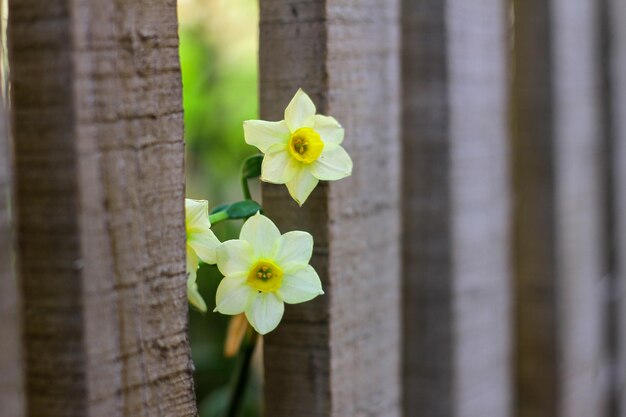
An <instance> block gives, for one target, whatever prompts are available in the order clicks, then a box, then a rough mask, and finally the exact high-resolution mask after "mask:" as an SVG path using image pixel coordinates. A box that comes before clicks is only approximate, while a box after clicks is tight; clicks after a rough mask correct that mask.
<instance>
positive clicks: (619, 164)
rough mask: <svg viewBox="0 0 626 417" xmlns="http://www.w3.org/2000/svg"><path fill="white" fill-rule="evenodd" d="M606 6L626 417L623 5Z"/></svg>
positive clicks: (619, 412) (618, 416)
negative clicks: (608, 27)
mask: <svg viewBox="0 0 626 417" xmlns="http://www.w3.org/2000/svg"><path fill="white" fill-rule="evenodd" d="M608 3H609V4H608V6H609V7H608V10H609V13H608V15H609V21H608V23H609V25H610V31H609V33H610V34H611V37H610V39H611V43H610V45H609V46H610V49H609V53H610V57H611V58H610V61H609V64H610V71H609V77H610V85H611V89H610V91H611V104H612V105H613V106H612V119H611V120H612V121H613V124H612V133H613V136H612V147H613V154H612V157H613V164H612V166H613V169H614V171H613V190H612V191H613V203H614V206H613V207H614V208H613V214H614V218H613V222H614V223H613V224H614V227H615V232H614V236H615V242H614V243H615V266H616V271H615V292H614V294H613V297H614V301H615V305H616V309H615V313H616V316H615V321H616V325H617V326H616V331H617V334H616V338H615V339H616V346H615V347H616V358H615V359H616V363H615V364H614V365H615V369H614V374H615V378H614V387H613V389H614V395H613V398H614V399H615V403H614V412H615V417H626V384H625V378H626V2H624V1H621V0H609V2H608ZM611 417H613V416H611Z"/></svg>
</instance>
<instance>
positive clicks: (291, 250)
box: [274, 230, 313, 271]
mask: <svg viewBox="0 0 626 417" xmlns="http://www.w3.org/2000/svg"><path fill="white" fill-rule="evenodd" d="M277 246H278V247H277V250H276V255H274V261H275V262H276V264H278V265H281V267H282V266H283V265H288V264H294V265H307V264H308V263H309V260H310V259H311V255H312V254H313V236H311V234H310V233H307V232H302V231H300V230H295V231H293V232H287V233H285V234H284V235H282V236H281V237H280V240H279V241H278V244H277ZM283 271H284V268H283Z"/></svg>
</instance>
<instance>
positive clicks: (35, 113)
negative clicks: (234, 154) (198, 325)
mask: <svg viewBox="0 0 626 417" xmlns="http://www.w3.org/2000/svg"><path fill="white" fill-rule="evenodd" d="M9 8H10V9H9V16H10V18H9V19H10V21H9V41H10V51H11V56H10V57H11V75H12V83H13V84H12V88H13V105H14V108H13V111H14V121H15V124H14V132H15V144H16V146H15V150H16V178H17V180H16V193H17V204H18V211H19V213H20V216H19V222H18V225H17V226H18V231H19V255H20V260H21V262H20V265H21V268H20V272H21V280H22V289H21V291H22V295H23V312H24V340H23V343H24V358H25V365H26V369H27V373H26V377H25V385H26V401H27V408H28V413H29V415H33V416H37V417H48V416H50V417H53V416H54V417H56V416H59V417H60V416H63V417H72V416H87V415H88V416H91V417H97V416H101V417H117V416H126V417H140V416H145V417H148V416H150V417H152V416H177V417H182V416H195V415H196V407H195V401H194V395H193V382H192V378H191V360H190V354H189V345H188V340H187V337H188V336H187V300H186V294H185V282H186V279H185V261H184V260H185V250H184V236H185V229H184V203H183V201H184V170H183V139H182V127H183V120H182V104H181V85H180V72H179V61H178V37H177V21H176V2H175V1H174V0H140V1H134V2H125V1H117V2H109V1H99V0H78V1H71V0H10V2H9Z"/></svg>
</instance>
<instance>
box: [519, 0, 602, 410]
mask: <svg viewBox="0 0 626 417" xmlns="http://www.w3.org/2000/svg"><path fill="white" fill-rule="evenodd" d="M514 4H515V82H514V107H515V112H514V119H515V123H514V125H515V126H514V136H515V138H514V158H515V162H514V166H515V172H514V182H515V192H516V198H515V208H516V212H515V233H516V289H517V297H518V299H517V301H518V303H517V309H516V313H517V321H518V323H517V324H518V327H517V340H518V345H517V349H516V350H517V354H518V357H517V384H518V391H517V407H518V408H517V415H518V416H519V417H531V416H532V417H541V416H545V417H554V416H561V417H597V416H600V415H603V412H602V409H603V407H604V406H603V405H602V404H601V397H602V395H603V394H602V393H601V387H602V385H603V384H602V383H601V381H600V380H599V377H600V376H601V375H602V373H601V372H600V369H599V368H600V365H601V362H602V361H603V358H602V357H601V356H602V332H603V330H602V323H601V316H602V309H603V308H604V306H603V300H602V298H603V297H602V287H603V285H604V284H605V283H603V282H602V279H601V278H602V275H603V273H605V272H606V271H603V262H604V258H603V254H602V252H603V250H604V249H603V245H604V242H603V236H602V235H603V221H602V216H603V215H604V210H603V209H602V202H603V197H602V194H601V193H602V187H601V186H600V178H601V176H600V166H599V165H600V161H601V159H600V156H601V150H602V135H601V133H602V132H601V131H600V129H599V122H600V114H599V109H600V108H601V107H600V96H599V94H600V88H599V87H600V85H599V77H600V73H599V68H600V66H599V64H598V63H599V62H600V56H599V55H598V51H599V44H598V27H597V23H598V14H597V13H598V10H597V7H598V3H597V2H595V1H594V0H576V1H571V0H552V1H549V2H545V1H543V0H531V1H529V0H518V1H515V2H514Z"/></svg>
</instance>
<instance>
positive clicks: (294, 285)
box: [215, 213, 324, 334]
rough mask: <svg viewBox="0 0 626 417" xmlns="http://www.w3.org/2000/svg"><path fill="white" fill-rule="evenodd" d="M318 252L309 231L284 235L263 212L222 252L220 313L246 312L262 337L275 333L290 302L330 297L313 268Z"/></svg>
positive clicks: (219, 261)
mask: <svg viewBox="0 0 626 417" xmlns="http://www.w3.org/2000/svg"><path fill="white" fill-rule="evenodd" d="M312 252H313V237H312V236H311V235H310V234H309V233H306V232H301V231H294V232H288V233H285V234H284V235H281V234H280V232H279V231H278V228H277V227H276V226H275V225H274V223H272V221H271V220H270V219H268V218H267V217H265V216H263V215H261V214H258V213H257V214H256V215H254V216H252V217H250V218H249V219H248V220H247V221H246V222H245V223H244V225H243V227H242V228H241V234H240V236H239V239H236V240H228V241H226V242H224V243H222V244H221V245H220V246H219V247H218V249H217V267H218V268H219V270H220V271H221V272H222V274H224V279H222V282H221V283H220V285H219V287H218V288H217V295H216V305H217V307H215V311H219V312H220V313H222V314H231V315H232V314H240V313H245V314H246V318H247V319H248V321H249V322H250V324H251V325H252V327H254V329H255V330H256V331H257V332H259V333H260V334H266V333H268V332H270V331H272V330H274V329H275V328H276V326H277V325H278V323H279V322H280V320H281V318H282V317H283V312H284V310H285V306H284V303H287V304H296V303H302V302H304V301H309V300H311V299H313V298H315V297H317V296H318V295H320V294H323V293H324V291H322V283H321V282H320V278H319V276H318V275H317V272H315V270H314V269H313V267H312V266H311V265H309V260H310V259H311V254H312Z"/></svg>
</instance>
